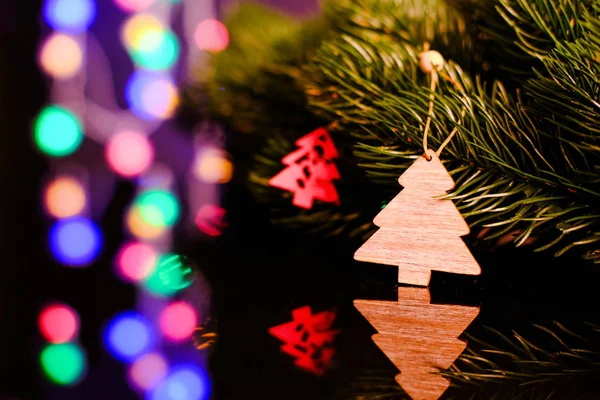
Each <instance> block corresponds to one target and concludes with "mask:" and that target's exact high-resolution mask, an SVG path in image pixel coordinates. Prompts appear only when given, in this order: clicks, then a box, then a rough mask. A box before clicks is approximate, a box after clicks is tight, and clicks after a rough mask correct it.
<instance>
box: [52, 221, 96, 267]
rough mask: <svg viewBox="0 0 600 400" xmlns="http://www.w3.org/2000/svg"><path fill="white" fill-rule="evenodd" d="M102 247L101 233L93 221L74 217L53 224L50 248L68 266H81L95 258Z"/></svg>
mask: <svg viewBox="0 0 600 400" xmlns="http://www.w3.org/2000/svg"><path fill="white" fill-rule="evenodd" d="M101 248H102V234H101V233H100V229H98V227H97V226H96V224H94V222H93V221H91V220H89V219H87V218H83V217H74V218H68V219H63V220H60V221H58V222H56V223H55V224H54V226H53V227H52V229H51V231H50V249H51V250H52V254H53V255H54V257H55V258H56V259H57V260H58V261H59V262H61V263H63V264H65V265H69V266H75V267H76V266H83V265H86V264H89V263H91V262H92V261H94V260H95V259H96V257H97V256H98V254H99V253H100V249H101Z"/></svg>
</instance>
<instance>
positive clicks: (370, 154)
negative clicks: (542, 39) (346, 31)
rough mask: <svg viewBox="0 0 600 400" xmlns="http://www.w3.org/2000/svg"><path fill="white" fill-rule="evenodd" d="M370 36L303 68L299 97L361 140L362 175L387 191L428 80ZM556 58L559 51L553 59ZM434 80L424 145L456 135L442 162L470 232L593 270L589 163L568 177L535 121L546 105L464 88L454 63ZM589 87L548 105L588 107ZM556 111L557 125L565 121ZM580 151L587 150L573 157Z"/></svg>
mask: <svg viewBox="0 0 600 400" xmlns="http://www.w3.org/2000/svg"><path fill="white" fill-rule="evenodd" d="M370 36H371V33H370V32H365V34H364V37H363V38H359V37H350V36H348V35H342V36H341V38H339V39H337V40H335V41H326V42H324V44H323V46H322V48H321V50H320V51H318V52H317V53H316V56H315V58H314V60H313V62H312V63H311V65H310V66H309V67H308V70H309V72H310V76H313V77H315V78H314V83H313V85H312V86H309V87H308V90H307V93H308V94H309V95H311V98H310V102H311V105H312V106H314V107H315V109H316V110H317V112H319V113H323V114H324V115H327V116H329V117H330V118H337V119H339V120H340V121H341V122H342V124H343V127H344V128H345V129H347V130H348V131H349V132H352V133H353V134H354V135H355V137H356V138H357V140H358V141H359V144H358V146H357V151H356V155H357V156H358V157H361V158H362V159H363V162H362V163H361V165H362V166H363V167H365V168H366V169H367V173H368V174H369V175H371V176H373V177H375V178H376V180H377V181H380V182H381V181H385V182H387V184H388V185H389V186H392V185H393V186H395V185H396V182H395V180H396V178H397V176H398V175H399V174H400V173H401V171H402V169H404V168H405V167H406V166H407V164H409V163H410V161H411V160H412V159H414V158H415V157H418V156H419V155H420V154H421V153H422V150H421V147H420V145H421V141H422V131H423V126H424V117H425V116H426V115H427V108H428V99H429V91H428V89H427V88H428V86H429V85H428V84H427V82H426V79H427V77H426V76H425V75H424V74H422V73H420V72H419V71H417V66H418V61H417V53H418V50H417V49H416V48H412V47H411V46H408V45H406V44H399V43H397V42H395V41H393V40H391V39H388V40H386V39H382V40H379V41H377V40H372V39H371V38H370ZM561 51H562V53H560V52H561ZM564 53H565V50H561V49H558V50H557V54H560V55H562V56H564ZM592 53H593V51H592ZM596 54H597V53H596ZM553 56H554V54H552V55H551V56H549V57H548V58H547V60H545V64H544V65H549V66H556V65H558V64H557V63H554V64H553V63H552V60H553V58H552V57H553ZM575 61H577V60H575ZM549 69H550V68H549ZM551 72H552V71H551V70H550V71H549V72H546V71H544V73H542V74H538V77H537V78H536V79H543V78H544V76H552V75H550V73H551ZM555 75H556V74H555ZM565 75H567V74H565ZM442 76H443V77H444V78H445V79H443V80H442V82H441V83H440V85H439V89H438V92H437V93H436V94H435V102H436V106H435V109H436V113H435V116H434V118H433V127H434V128H433V131H434V133H433V134H432V137H431V144H432V147H433V148H436V146H439V145H440V143H441V141H443V140H444V139H445V137H446V135H447V133H448V132H450V131H451V130H452V129H453V128H454V127H456V126H458V128H459V134H458V135H457V136H456V138H455V139H453V140H452V142H451V144H450V145H449V146H448V148H447V150H445V154H443V155H442V158H443V159H444V160H446V161H447V164H448V168H449V170H450V171H451V173H452V174H453V175H455V180H456V181H457V189H456V192H455V193H454V194H453V195H452V196H450V198H453V199H454V200H456V203H457V206H458V207H459V209H460V210H461V212H462V213H463V215H464V216H466V217H469V222H470V224H471V225H472V226H482V227H489V228H493V229H494V231H495V232H493V233H492V235H490V236H489V238H496V237H498V236H500V235H504V234H507V233H511V232H514V233H516V238H515V240H516V243H517V245H519V244H523V243H526V242H528V239H529V238H530V237H532V235H533V236H541V237H542V238H543V239H544V240H543V241H541V242H540V245H539V246H538V250H545V249H548V248H554V249H555V251H556V254H557V255H560V254H563V253H564V252H565V251H567V250H569V249H571V248H573V247H579V248H580V250H581V251H582V253H583V255H584V257H586V258H589V259H592V260H594V261H596V262H600V252H599V251H598V249H599V248H600V245H599V243H600V225H599V224H600V211H599V210H598V208H597V204H599V203H598V196H599V194H600V187H599V186H598V184H597V179H598V170H597V167H596V164H593V163H592V164H591V165H589V163H588V168H587V169H583V168H580V169H573V168H572V166H573V163H574V161H573V160H574V155H573V154H572V152H567V151H565V150H564V146H562V147H563V149H561V148H560V147H561V146H557V145H556V143H560V141H557V140H556V137H557V130H556V125H554V126H553V127H552V129H548V123H547V122H546V121H545V119H546V118H547V117H541V116H547V115H548V112H547V111H546V110H544V109H543V108H540V107H547V105H545V104H544V102H543V101H542V102H539V103H540V104H538V101H537V100H538V98H537V97H532V96H536V94H535V93H532V94H531V95H529V92H527V91H525V92H524V94H525V95H527V96H529V97H527V98H526V99H521V98H519V97H516V96H511V95H510V94H509V93H508V92H507V91H506V90H505V89H504V87H503V86H502V85H501V84H500V83H495V84H493V85H488V86H487V87H486V86H485V85H483V84H481V83H479V82H475V83H471V82H470V79H469V78H468V75H467V74H466V73H465V72H464V71H462V70H461V69H460V67H458V66H457V65H455V64H454V63H452V62H450V63H448V65H447V67H446V68H445V70H444V71H443V73H442ZM582 79H583V78H582ZM532 82H535V81H534V80H532ZM595 85H596V82H595V81H594V80H592V79H590V83H589V85H588V86H589V90H587V91H586V89H585V88H582V87H579V93H576V94H571V93H569V91H568V88H567V89H566V90H565V89H563V90H562V91H561V92H559V93H556V91H555V92H554V93H553V97H554V98H555V99H556V100H554V101H555V103H554V104H558V103H564V102H565V100H567V99H568V98H561V97H560V94H561V93H563V94H565V97H566V94H567V93H569V96H570V97H571V98H573V96H578V97H579V98H580V99H582V100H581V101H584V100H585V101H587V103H588V104H589V103H590V99H591V104H594V101H596V100H595V99H596V98H597V97H598V93H597V91H596V90H595V87H596V86H595ZM318 88H327V90H326V91H323V90H321V91H319V90H318ZM537 96H539V95H537ZM573 107H574V108H576V107H578V105H577V104H575V105H574V106H573ZM555 112H558V111H557V110H555ZM562 112H563V114H562V116H563V117H565V118H568V117H571V116H570V115H569V114H568V113H565V110H563V111H562ZM579 112H581V110H579ZM462 113H465V115H464V117H461V114H462ZM590 118H592V119H593V113H591V116H590ZM580 122H581V123H586V121H585V120H583V121H581V120H580ZM588 139H589V140H591V141H592V142H593V143H592V145H590V144H589V143H587V142H581V140H579V141H578V142H577V143H578V144H577V148H578V149H579V150H580V154H577V156H578V157H579V159H584V160H585V159H586V156H590V157H592V159H594V158H595V157H596V154H592V153H591V151H594V152H595V151H596V150H595V147H594V143H595V140H596V139H595V138H593V137H592V138H588ZM569 143H571V144H572V143H574V141H573V140H570V141H569ZM582 146H587V147H586V149H584V150H581V147H582ZM559 150H561V151H559ZM585 150H588V151H587V152H586V151H585ZM579 164H581V162H580V163H579Z"/></svg>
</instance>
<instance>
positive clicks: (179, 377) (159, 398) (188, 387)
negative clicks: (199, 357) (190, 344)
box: [150, 365, 210, 400]
mask: <svg viewBox="0 0 600 400" xmlns="http://www.w3.org/2000/svg"><path fill="white" fill-rule="evenodd" d="M209 395H210V382H209V380H208V377H207V376H206V374H205V373H204V372H203V371H202V370H201V369H200V368H198V367H196V366H193V365H182V366H177V367H174V368H173V370H172V371H171V373H170V374H169V375H168V376H167V378H166V379H165V380H163V381H162V382H161V383H160V385H158V387H157V388H156V389H155V390H154V391H153V392H152V393H151V395H150V400H205V399H208V398H209Z"/></svg>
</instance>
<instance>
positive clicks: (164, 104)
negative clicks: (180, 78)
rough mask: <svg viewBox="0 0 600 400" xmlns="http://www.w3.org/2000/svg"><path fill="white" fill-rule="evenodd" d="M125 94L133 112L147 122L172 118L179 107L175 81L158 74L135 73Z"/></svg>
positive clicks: (148, 72) (143, 71)
mask: <svg viewBox="0 0 600 400" xmlns="http://www.w3.org/2000/svg"><path fill="white" fill-rule="evenodd" d="M125 93H126V97H127V102H128V104H129V106H130V107H131V109H132V111H133V112H134V113H136V114H137V115H138V116H139V117H141V118H144V119H147V120H157V119H158V120H160V119H167V118H170V117H172V116H173V114H174V113H175V109H176V108H177V106H178V105H179V95H178V93H177V88H176V86H175V84H174V83H173V80H172V79H171V78H170V77H169V76H167V75H165V74H161V73H158V72H151V71H145V70H139V71H136V72H134V73H133V75H132V76H131V78H130V79H129V81H128V82H127V87H126V89H125Z"/></svg>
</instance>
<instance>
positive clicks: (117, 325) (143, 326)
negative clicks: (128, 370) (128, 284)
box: [104, 312, 154, 362]
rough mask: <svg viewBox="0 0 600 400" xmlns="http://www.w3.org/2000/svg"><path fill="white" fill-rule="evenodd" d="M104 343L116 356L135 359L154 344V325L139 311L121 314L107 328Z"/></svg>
mask: <svg viewBox="0 0 600 400" xmlns="http://www.w3.org/2000/svg"><path fill="white" fill-rule="evenodd" d="M104 343H105V345H106V347H107V348H108V350H109V351H110V352H111V354H112V355H113V356H114V357H115V358H117V359H119V360H122V361H127V362H129V361H133V360H135V359H136V358H137V357H139V356H141V355H142V354H144V353H146V352H147V351H148V350H150V348H151V347H152V346H153V344H154V333H153V329H152V325H151V324H150V322H149V321H148V320H147V319H146V318H145V317H144V316H142V315H140V314H138V313H135V312H126V313H122V314H119V315H117V316H116V317H115V318H114V319H113V320H112V321H111V322H110V323H109V325H108V327H107V328H106V331H105V334H104Z"/></svg>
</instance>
